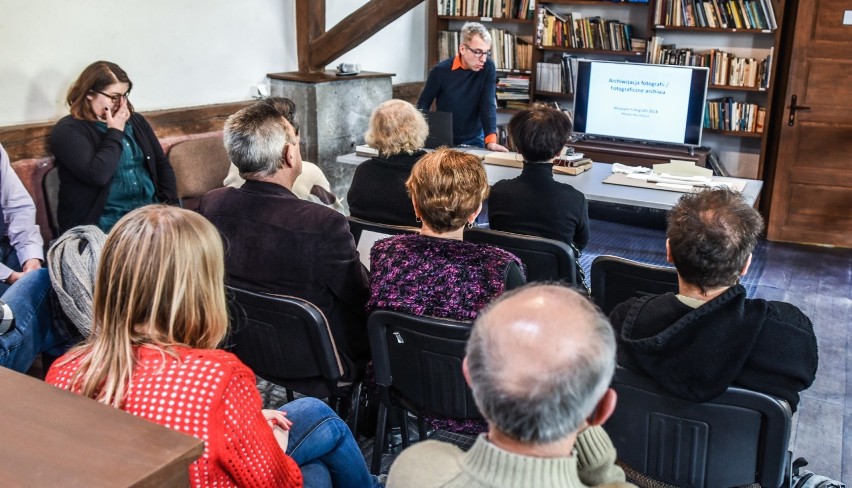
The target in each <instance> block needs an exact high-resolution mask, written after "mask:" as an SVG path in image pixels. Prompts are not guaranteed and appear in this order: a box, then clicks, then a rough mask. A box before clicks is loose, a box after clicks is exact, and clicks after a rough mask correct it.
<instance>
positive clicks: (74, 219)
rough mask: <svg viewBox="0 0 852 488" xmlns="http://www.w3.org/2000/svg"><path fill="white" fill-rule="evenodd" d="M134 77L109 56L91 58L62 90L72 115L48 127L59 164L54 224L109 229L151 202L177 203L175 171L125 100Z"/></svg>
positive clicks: (68, 226) (154, 136) (149, 129)
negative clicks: (103, 58)
mask: <svg viewBox="0 0 852 488" xmlns="http://www.w3.org/2000/svg"><path fill="white" fill-rule="evenodd" d="M132 88H133V82H132V81H130V77H129V76H127V73H126V72H125V71H124V70H123V69H121V67H120V66H118V65H117V64H115V63H111V62H109V61H95V62H94V63H92V64H90V65H89V66H87V67H86V68H85V69H84V70H83V72H82V73H80V76H79V77H77V79H76V80H75V81H74V83H73V84H72V85H71V87H70V88H69V89H68V95H67V97H66V101H67V102H68V107H69V109H70V112H71V113H70V115H67V116H65V117H63V118H61V119H60V120H59V122H57V123H56V125H55V126H53V129H52V130H51V132H50V149H51V151H52V152H53V155H54V156H55V157H56V166H57V168H59V205H58V212H59V215H58V217H59V227H60V229H61V230H62V231H65V230H68V229H70V228H71V227H75V226H77V225H88V224H91V225H97V226H98V227H100V228H101V230H103V231H104V232H109V230H110V229H111V228H112V226H113V225H115V223H116V222H117V221H118V219H120V218H121V217H122V216H123V215H124V214H126V213H127V212H130V211H131V210H133V209H135V208H139V207H141V206H144V205H148V204H151V203H168V204H174V205H177V204H178V197H177V183H176V180H175V173H174V170H173V169H172V166H171V164H169V159H168V157H166V155H165V153H164V152H163V148H162V147H161V146H160V142H159V140H158V139H157V136H156V135H155V134H154V130H153V129H151V126H150V125H149V124H148V121H147V120H145V117H143V116H142V115H141V114H139V113H138V112H136V111H134V109H133V104H132V103H130V90H131V89H132Z"/></svg>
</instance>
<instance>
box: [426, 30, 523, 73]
mask: <svg viewBox="0 0 852 488" xmlns="http://www.w3.org/2000/svg"><path fill="white" fill-rule="evenodd" d="M488 33H489V34H491V61H492V62H493V63H494V67H495V68H496V69H498V70H518V71H531V70H532V44H531V42H530V41H532V38H530V37H529V36H527V37H524V36H516V35H514V34H512V33H511V32H507V31H505V30H503V29H488ZM460 42H461V36H460V34H459V32H456V31H439V32H438V59H440V60H444V59H447V58H451V57H453V56H455V55H456V54H457V53H458V48H459V43H460Z"/></svg>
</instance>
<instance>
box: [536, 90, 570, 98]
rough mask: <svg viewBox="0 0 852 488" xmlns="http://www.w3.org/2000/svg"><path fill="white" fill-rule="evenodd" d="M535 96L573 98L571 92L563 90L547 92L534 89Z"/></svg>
mask: <svg viewBox="0 0 852 488" xmlns="http://www.w3.org/2000/svg"><path fill="white" fill-rule="evenodd" d="M535 94H536V96H539V97H557V98H574V94H573V93H565V92H549V91H541V90H536V91H535Z"/></svg>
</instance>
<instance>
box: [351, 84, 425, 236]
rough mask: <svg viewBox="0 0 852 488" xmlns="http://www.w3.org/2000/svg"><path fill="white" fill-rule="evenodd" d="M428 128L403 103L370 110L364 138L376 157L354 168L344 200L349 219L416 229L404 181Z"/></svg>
mask: <svg viewBox="0 0 852 488" xmlns="http://www.w3.org/2000/svg"><path fill="white" fill-rule="evenodd" d="M428 135H429V126H428V125H426V119H424V118H423V114H421V113H420V111H419V110H417V109H416V108H414V105H411V104H410V103H408V102H405V101H403V100H388V101H386V102H384V103H382V104H381V105H379V106H378V107H376V109H375V110H373V114H372V115H371V116H370V127H369V129H367V133H366V134H365V135H364V139H365V140H366V142H367V144H369V145H370V147H372V148H373V149H376V150H377V151H379V155H378V156H376V157H374V158H371V159H368V160H367V161H364V162H363V163H361V164H359V165H358V168H357V169H356V170H355V175H354V176H353V177H352V186H350V187H349V194H348V195H347V197H346V198H347V200H348V202H349V212H350V213H351V215H352V216H353V217H357V218H359V219H364V220H369V221H371V222H379V223H382V224H392V225H406V226H409V227H419V225H420V224H418V223H417V221H416V219H415V217H414V208H412V206H411V198H409V196H408V194H407V193H406V191H405V180H407V179H408V175H409V174H411V168H412V167H413V166H414V163H416V162H417V160H418V159H420V158H421V157H423V155H424V154H426V152H425V151H423V149H422V147H423V144H424V143H425V142H426V136H428Z"/></svg>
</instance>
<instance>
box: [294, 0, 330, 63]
mask: <svg viewBox="0 0 852 488" xmlns="http://www.w3.org/2000/svg"><path fill="white" fill-rule="evenodd" d="M324 32H325V0H296V47H297V50H296V54H297V56H298V58H299V71H301V72H303V73H308V72H311V71H322V70H323V69H325V67H320V69H319V70H316V69H312V67H313V63H311V50H312V47H313V43H314V41H315V40H316V39H317V38H318V37H319V36H321V35H322V34H323V33H324Z"/></svg>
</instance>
